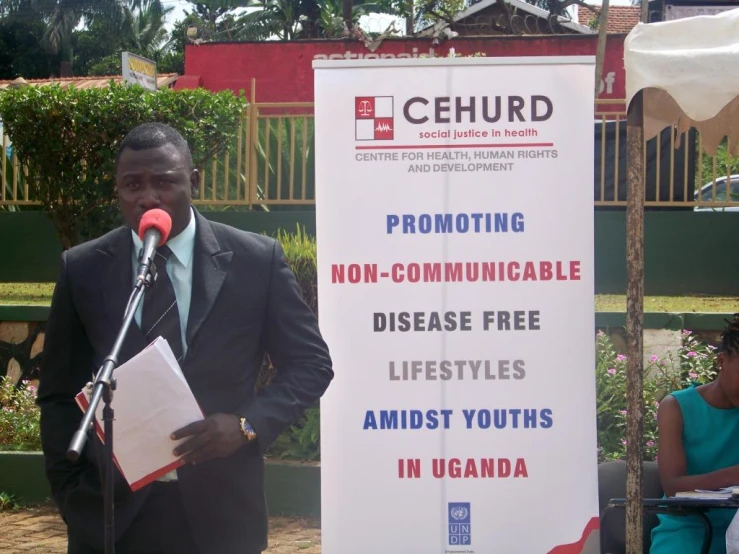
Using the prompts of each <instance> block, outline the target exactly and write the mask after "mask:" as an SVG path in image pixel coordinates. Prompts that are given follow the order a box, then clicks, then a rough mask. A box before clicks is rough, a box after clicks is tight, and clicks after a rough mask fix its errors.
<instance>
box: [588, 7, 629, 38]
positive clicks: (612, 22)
mask: <svg viewBox="0 0 739 554" xmlns="http://www.w3.org/2000/svg"><path fill="white" fill-rule="evenodd" d="M593 7H594V8H595V11H596V13H593V12H591V11H590V10H588V9H586V8H583V7H582V6H579V7H578V9H577V18H578V20H579V22H580V25H588V26H589V25H590V22H591V21H593V20H595V19H596V18H597V17H598V14H600V6H593ZM640 17H641V8H640V7H639V6H608V32H609V33H614V34H628V33H630V32H631V29H633V28H634V27H636V24H637V23H639V19H640Z"/></svg>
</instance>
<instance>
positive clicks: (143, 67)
mask: <svg viewBox="0 0 739 554" xmlns="http://www.w3.org/2000/svg"><path fill="white" fill-rule="evenodd" d="M121 56H122V60H121V67H122V69H123V80H124V82H126V83H130V84H132V85H141V86H142V87H144V88H145V89H148V90H157V64H156V63H155V62H153V61H151V60H147V59H146V58H142V57H141V56H137V55H136V54H131V53H130V52H123V54H122V55H121Z"/></svg>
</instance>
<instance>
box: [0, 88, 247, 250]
mask: <svg viewBox="0 0 739 554" xmlns="http://www.w3.org/2000/svg"><path fill="white" fill-rule="evenodd" d="M244 108H245V102H244V99H243V98H242V97H237V96H235V95H234V94H233V93H232V92H230V91H223V92H219V93H213V92H210V91H207V90H204V89H196V90H183V91H174V90H161V91H157V92H155V93H152V92H149V91H146V90H144V89H143V88H141V87H139V86H126V85H116V84H114V83H111V84H110V86H109V87H107V88H91V89H77V88H74V87H70V88H67V89H62V88H61V87H59V86H57V85H54V86H45V87H21V88H17V89H5V90H3V91H2V92H1V93H0V120H2V121H3V123H4V124H5V129H6V131H7V133H8V134H9V135H10V137H11V139H12V141H13V145H14V148H15V149H16V152H17V153H18V156H19V158H20V160H21V163H23V164H24V165H25V166H26V167H27V168H28V170H29V175H30V176H31V178H30V179H29V184H30V186H31V188H32V191H33V196H34V197H36V198H39V199H40V200H41V201H42V203H43V207H44V209H45V210H46V212H47V213H48V215H49V217H50V218H51V220H52V221H53V223H54V225H55V227H56V229H57V231H58V233H59V236H60V239H61V242H62V246H63V247H64V248H65V249H66V248H70V247H71V246H74V245H75V244H78V243H79V242H81V241H84V240H87V239H90V238H93V237H95V236H97V235H99V234H101V233H102V232H104V231H107V230H109V229H111V228H113V227H114V226H115V225H117V224H118V223H119V221H120V219H119V213H118V209H117V207H116V195H115V182H114V172H115V156H116V150H117V147H118V144H119V143H120V141H121V140H122V139H123V137H124V136H125V135H126V133H127V132H128V131H130V130H131V129H132V128H133V127H135V126H136V125H137V124H139V123H143V122H145V121H161V122H164V123H168V124H170V125H172V126H173V127H175V128H177V129H178V130H179V131H180V132H181V133H182V134H183V135H184V137H185V138H186V139H187V140H188V142H189V143H190V147H191V148H192V151H193V160H194V162H195V164H196V165H197V166H198V167H203V166H204V164H205V163H206V161H207V160H209V159H211V158H212V157H213V156H214V155H217V154H218V153H220V152H221V151H222V150H223V149H224V148H226V147H227V146H228V145H230V144H231V143H232V141H233V140H234V138H235V136H236V132H237V129H238V123H239V120H240V118H241V116H242V114H243V111H244Z"/></svg>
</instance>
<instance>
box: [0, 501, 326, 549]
mask: <svg viewBox="0 0 739 554" xmlns="http://www.w3.org/2000/svg"><path fill="white" fill-rule="evenodd" d="M269 544H270V548H269V549H268V550H266V551H265V554H293V553H301V554H320V553H321V530H320V527H319V523H318V522H317V521H311V520H305V519H299V518H272V519H270V534H269ZM0 552H2V553H3V554H66V552H67V540H66V531H65V528H64V523H63V522H62V520H61V519H59V516H58V515H57V513H56V510H55V509H54V508H52V507H49V506H38V507H34V508H28V509H26V510H22V511H19V512H0Z"/></svg>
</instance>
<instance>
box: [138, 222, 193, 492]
mask: <svg viewBox="0 0 739 554" xmlns="http://www.w3.org/2000/svg"><path fill="white" fill-rule="evenodd" d="M131 233H132V236H133V281H134V283H135V282H136V272H137V269H138V266H139V260H138V257H139V252H140V251H141V249H142V248H143V247H144V243H143V242H142V241H141V239H140V238H139V236H138V235H137V234H136V233H135V232H134V231H133V230H131ZM165 244H166V245H167V246H169V248H170V250H172V255H171V256H170V257H169V259H168V260H167V275H169V278H170V280H171V281H172V286H173V287H174V295H175V298H176V299H177V309H178V310H179V313H180V332H181V336H182V356H183V357H184V356H185V355H186V354H187V340H186V330H187V318H188V316H189V315H190V299H191V296H192V257H193V251H194V250H195V215H194V213H193V211H192V210H191V211H190V223H188V225H187V227H185V229H184V230H183V231H182V232H181V233H180V234H179V235H177V236H176V237H172V238H171V239H169V240H168V241H167V242H166V243H165ZM144 302H146V299H145V298H142V299H141V302H140V303H139V306H138V308H137V310H136V314H134V319H135V320H136V324H137V325H138V326H139V329H140V328H141V313H142V310H143V307H144ZM176 480H177V470H172V471H170V472H169V473H167V474H166V475H164V476H162V477H160V478H159V479H158V481H176Z"/></svg>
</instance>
